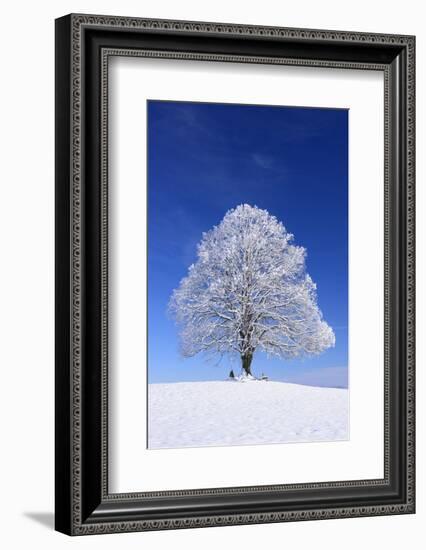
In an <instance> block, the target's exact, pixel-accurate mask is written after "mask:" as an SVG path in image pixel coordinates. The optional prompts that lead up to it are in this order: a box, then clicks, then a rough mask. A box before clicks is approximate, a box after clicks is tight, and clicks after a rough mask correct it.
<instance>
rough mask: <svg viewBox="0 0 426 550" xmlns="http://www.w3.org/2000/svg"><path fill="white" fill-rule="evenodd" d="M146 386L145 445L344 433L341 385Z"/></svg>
mask: <svg viewBox="0 0 426 550" xmlns="http://www.w3.org/2000/svg"><path fill="white" fill-rule="evenodd" d="M148 392H149V395H148V447H149V448H150V449H161V448H179V447H204V446H221V445H258V444H268V443H290V442H298V441H336V440H344V439H348V437H349V433H348V432H349V429H348V420H349V419H348V401H349V399H348V390H347V389H335V388H317V387H310V386H302V385H298V384H289V383H285V382H271V381H268V382H261V381H252V382H245V383H242V382H233V381H224V382H176V383H171V384H150V385H149V390H148Z"/></svg>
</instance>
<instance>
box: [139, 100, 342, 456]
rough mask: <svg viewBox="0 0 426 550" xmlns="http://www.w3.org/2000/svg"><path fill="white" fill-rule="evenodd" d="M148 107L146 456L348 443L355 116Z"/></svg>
mask: <svg viewBox="0 0 426 550" xmlns="http://www.w3.org/2000/svg"><path fill="white" fill-rule="evenodd" d="M147 111H148V117H147V120H148V128H147V135H148V140H147V143H148V151H147V153H148V201H147V204H148V212H147V218H148V289H147V293H148V362H147V364H148V367H147V370H148V372H147V376H148V441H147V446H148V448H149V449H167V448H183V447H207V446H228V445H259V444H284V443H296V442H315V441H323V442H324V441H344V440H347V439H348V438H349V410H348V405H349V387H348V386H349V384H348V379H349V377H348V110H346V109H330V108H311V107H286V106H270V105H245V104H216V103H201V102H200V103H197V102H174V101H157V100H149V101H148V102H147Z"/></svg>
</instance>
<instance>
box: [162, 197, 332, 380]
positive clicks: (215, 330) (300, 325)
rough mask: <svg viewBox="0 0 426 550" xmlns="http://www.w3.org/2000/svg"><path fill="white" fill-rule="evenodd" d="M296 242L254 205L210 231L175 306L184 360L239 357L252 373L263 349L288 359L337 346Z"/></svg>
mask: <svg viewBox="0 0 426 550" xmlns="http://www.w3.org/2000/svg"><path fill="white" fill-rule="evenodd" d="M292 241H293V235H291V234H290V233H287V231H286V229H285V227H284V226H283V224H282V223H281V222H280V221H278V220H277V219H276V218H275V217H274V216H272V215H270V214H269V212H267V211H266V210H261V209H260V208H257V207H256V206H254V207H252V206H249V205H247V204H243V205H240V206H238V207H236V208H235V209H233V210H229V211H228V212H227V213H226V215H225V217H224V218H223V220H222V221H221V223H220V224H219V225H218V226H215V227H213V229H211V230H210V231H208V232H207V233H203V237H202V240H201V242H200V243H199V245H198V258H197V261H196V263H195V264H193V265H191V266H190V268H189V270H188V275H187V276H186V277H185V278H183V279H182V280H181V282H180V284H179V287H178V288H177V289H176V290H174V291H173V294H172V296H171V298H170V303H169V307H170V310H171V312H172V314H173V315H174V317H175V319H176V321H177V323H178V325H179V326H180V338H181V349H182V354H183V355H184V356H185V357H192V356H194V355H196V354H198V353H201V352H210V353H215V354H216V353H217V354H221V355H224V354H232V355H237V356H238V357H239V358H240V359H241V365H242V369H243V370H244V371H245V373H247V374H251V363H252V360H253V355H254V353H255V352H256V351H263V352H266V353H267V354H268V355H274V356H277V357H281V358H283V359H286V358H292V357H298V356H302V355H315V354H319V353H321V352H323V351H324V350H326V349H327V348H329V347H332V346H334V343H335V337H334V332H333V330H332V328H331V327H330V326H329V325H328V324H327V323H326V322H325V321H324V320H323V319H322V313H321V311H320V310H319V308H318V305H317V299H316V285H315V283H314V282H313V281H312V279H311V278H310V276H309V275H308V274H307V273H306V271H305V257H306V250H305V249H304V248H303V247H301V246H295V245H293V244H291V243H292Z"/></svg>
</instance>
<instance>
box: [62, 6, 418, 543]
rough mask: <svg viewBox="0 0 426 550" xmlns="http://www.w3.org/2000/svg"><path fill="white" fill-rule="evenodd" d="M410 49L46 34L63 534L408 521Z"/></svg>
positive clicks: (287, 33) (160, 29) (235, 35)
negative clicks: (391, 517)
mask: <svg viewBox="0 0 426 550" xmlns="http://www.w3.org/2000/svg"><path fill="white" fill-rule="evenodd" d="M414 56H415V39H414V37H413V36H399V35H384V34H366V33H354V32H342V31H328V30H327V31H325V30H307V29H292V28H278V27H260V26H258V27H256V26H246V25H236V24H218V23H201V22H189V21H169V20H151V19H149V20H148V19H139V18H128V17H116V16H113V17H109V16H97V15H79V14H76V15H74V14H72V15H68V16H65V17H62V18H60V19H58V20H56V384H55V391H56V432H55V433H56V447H55V451H56V514H55V515H56V529H57V530H58V531H61V532H63V533H66V534H69V535H85V534H99V533H120V532H127V531H145V530H158V529H181V528H189V527H206V526H220V525H239V524H247V523H266V522H286V521H300V520H313V519H327V518H349V517H360V516H373V515H384V514H408V513H414V511H415V499H414V494H415V479H414V476H415V471H414V422H415V420H414V225H415V224H414V168H415V166H414V163H415V159H414V154H415V143H414V140H415V136H414V133H415V89H414V84H415V83H414V78H415V73H414V69H415V58H414Z"/></svg>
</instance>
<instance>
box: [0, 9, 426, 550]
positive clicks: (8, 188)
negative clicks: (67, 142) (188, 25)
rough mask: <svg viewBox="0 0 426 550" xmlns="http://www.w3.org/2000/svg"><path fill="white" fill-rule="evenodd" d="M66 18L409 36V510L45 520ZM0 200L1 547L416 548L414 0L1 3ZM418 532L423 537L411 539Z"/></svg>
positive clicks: (421, 76) (425, 384)
mask: <svg viewBox="0 0 426 550" xmlns="http://www.w3.org/2000/svg"><path fill="white" fill-rule="evenodd" d="M69 12H86V13H104V14H117V15H130V16H141V17H143V16H145V17H159V18H176V19H193V20H196V19H198V20H209V21H221V22H235V23H251V24H264V25H282V26H295V27H313V28H324V29H327V28H331V29H343V30H354V31H372V32H390V33H406V34H416V35H417V97H418V108H417V144H418V147H417V151H418V156H419V158H418V169H417V181H418V191H417V208H418V228H417V234H418V247H417V248H418V258H417V266H418V279H417V280H418V291H417V295H418V307H417V311H418V324H417V326H418V335H419V338H418V375H417V380H418V383H417V391H418V407H417V410H418V415H417V417H418V449H417V453H418V454H417V456H418V459H417V463H418V465H419V466H418V483H417V486H418V506H417V509H418V512H417V515H415V516H393V517H381V518H364V519H352V520H332V521H317V522H308V523H293V524H273V525H260V526H243V527H221V528H214V529H198V530H189V531H169V532H159V533H143V534H141V533H139V534H133V533H132V534H124V535H119V536H117V535H110V536H105V535H103V536H95V537H86V538H78V539H70V538H68V537H65V536H64V535H61V534H59V533H55V532H54V531H53V530H52V526H53V467H54V461H53V422H54V418H53V371H54V368H53V334H54V330H53V328H54V316H53V305H54V300H53V288H54V287H53V284H54V276H53V267H54V254H53V251H54V237H53V227H54V216H53V206H54V201H53V185H54V184H53V144H54V126H53V123H54V101H53V98H54V72H53V66H54V65H53V61H54V48H53V44H54V42H53V38H54V24H53V20H54V18H55V17H59V16H61V15H63V14H66V13H69ZM0 40H1V53H2V62H1V82H2V85H1V88H0V94H1V101H0V109H1V117H0V140H1V149H0V150H1V153H2V160H1V165H0V166H1V178H0V185H1V195H0V197H1V199H0V236H1V251H2V257H1V260H2V261H1V270H0V278H1V284H0V324H1V327H0V334H1V347H0V358H1V373H2V377H1V383H0V422H1V431H0V437H1V443H0V445H1V454H0V462H1V464H0V517H1V519H2V522H1V527H0V543H1V544H2V546H3V547H4V548H7V549H15V548H26V547H36V548H38V547H40V548H45V549H47V550H48V549H49V548H52V549H53V548H54V549H55V550H56V549H61V548H65V547H70V545H72V546H73V547H75V548H76V547H78V548H103V549H107V548H116V547H117V546H119V547H120V548H139V547H140V546H145V547H146V548H150V549H161V548H169V547H172V546H173V547H174V548H178V549H179V548H188V549H198V548H201V547H203V548H206V549H210V548H217V547H224V548H228V547H232V546H233V545H238V546H244V547H245V548H246V549H254V548H259V547H262V546H263V547H265V546H266V547H268V548H274V547H277V548H278V547H279V548H282V547H284V546H286V547H288V548H296V547H297V548H300V549H304V548H310V547H311V546H315V547H316V548H327V549H329V550H332V549H339V550H340V548H342V547H344V548H345V549H346V550H350V549H352V548H353V549H355V548H359V547H360V546H361V545H364V544H366V543H367V544H368V545H369V546H371V547H373V545H374V546H378V547H382V548H387V549H389V550H391V549H399V548H401V547H402V546H405V545H407V546H408V545H410V544H411V545H412V544H413V543H414V547H415V548H416V547H419V545H418V544H416V541H417V540H420V536H421V534H422V532H423V529H422V527H423V526H424V523H425V520H426V504H425V497H426V483H425V479H426V472H425V469H424V466H423V465H424V463H425V450H426V436H425V420H424V419H425V418H426V406H425V402H426V401H425V399H423V397H422V396H423V395H424V394H425V390H426V375H425V373H424V370H423V369H422V366H423V365H424V361H425V358H426V354H425V340H426V339H425V338H424V337H423V335H424V333H425V330H426V324H425V320H426V316H425V309H426V300H425V290H424V288H425V287H424V284H422V281H424V280H425V279H426V272H425V267H426V265H425V252H424V251H425V250H426V246H425V245H426V243H425V239H424V235H425V232H426V223H425V219H426V215H425V212H424V209H425V207H426V202H425V189H424V185H422V183H423V181H424V179H425V175H426V174H425V162H424V158H422V157H423V155H421V154H420V153H421V152H423V151H424V150H425V148H426V140H425V130H426V125H425V102H424V99H423V98H424V97H425V93H426V81H425V78H426V63H425V61H426V59H425V55H426V30H425V28H424V15H423V10H422V2H420V1H413V0H412V1H411V2H410V3H405V4H404V3H401V2H399V1H395V0H380V1H376V2H371V0H357V2H341V1H338V0H335V1H334V0H323V1H322V2H317V1H315V0H299V1H298V2H286V3H284V2H274V1H273V0H263V1H262V2H256V3H254V2H249V1H248V0H246V1H243V0H239V1H234V2H230V1H229V0H215V1H214V2H208V3H206V2H200V1H197V0H179V1H177V2H176V1H173V0H155V1H154V0H152V1H151V2H148V1H147V2H143V3H142V2H137V1H133V2H132V1H130V0H120V1H119V2H118V1H111V0H102V1H99V0H87V1H86V2H84V3H78V2H75V1H74V2H72V1H67V0H56V1H55V2H53V1H52V2H44V3H42V2H29V1H27V2H11V3H8V4H5V5H4V6H3V9H2V30H1V33H0ZM422 538H423V537H422Z"/></svg>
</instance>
